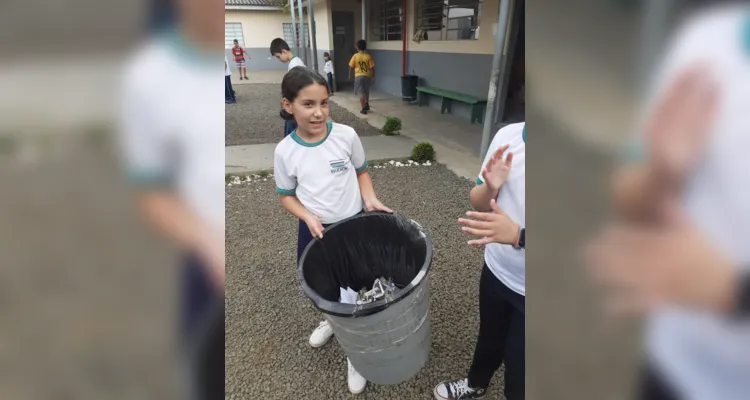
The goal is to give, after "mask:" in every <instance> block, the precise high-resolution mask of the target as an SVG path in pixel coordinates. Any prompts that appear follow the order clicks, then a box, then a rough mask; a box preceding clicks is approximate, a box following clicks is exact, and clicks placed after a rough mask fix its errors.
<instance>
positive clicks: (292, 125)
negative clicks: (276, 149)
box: [284, 121, 297, 137]
mask: <svg viewBox="0 0 750 400" xmlns="http://www.w3.org/2000/svg"><path fill="white" fill-rule="evenodd" d="M295 129H297V122H296V121H285V122H284V137H287V135H289V134H290V133H292V132H294V130H295Z"/></svg>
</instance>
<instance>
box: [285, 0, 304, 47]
mask: <svg viewBox="0 0 750 400" xmlns="http://www.w3.org/2000/svg"><path fill="white" fill-rule="evenodd" d="M289 11H290V13H291V14H292V35H293V39H294V43H292V45H293V47H294V55H296V56H297V57H299V40H297V38H298V37H299V36H298V35H297V19H296V18H295V17H294V0H289ZM300 18H302V16H300ZM287 44H288V43H287Z"/></svg>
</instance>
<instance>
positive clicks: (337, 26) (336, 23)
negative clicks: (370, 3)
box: [331, 11, 354, 87]
mask: <svg viewBox="0 0 750 400" xmlns="http://www.w3.org/2000/svg"><path fill="white" fill-rule="evenodd" d="M331 14H332V15H331V17H332V18H331V19H332V20H333V57H334V60H333V68H334V71H335V75H336V85H337V86H339V87H341V85H342V84H345V83H348V82H351V81H350V80H349V60H351V58H352V56H353V55H354V13H353V12H351V11H333V12H332V13H331Z"/></svg>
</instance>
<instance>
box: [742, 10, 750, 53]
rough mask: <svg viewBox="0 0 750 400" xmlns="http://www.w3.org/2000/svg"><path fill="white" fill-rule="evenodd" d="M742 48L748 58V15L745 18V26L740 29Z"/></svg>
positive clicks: (749, 46) (749, 34) (749, 31)
mask: <svg viewBox="0 0 750 400" xmlns="http://www.w3.org/2000/svg"><path fill="white" fill-rule="evenodd" d="M742 47H743V48H744V50H745V53H746V54H747V55H748V56H750V14H748V15H747V17H746V18H745V25H743V27H742Z"/></svg>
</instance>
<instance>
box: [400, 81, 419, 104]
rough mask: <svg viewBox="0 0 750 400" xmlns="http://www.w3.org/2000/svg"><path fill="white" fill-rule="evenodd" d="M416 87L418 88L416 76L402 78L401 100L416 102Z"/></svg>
mask: <svg viewBox="0 0 750 400" xmlns="http://www.w3.org/2000/svg"><path fill="white" fill-rule="evenodd" d="M417 86H419V77H418V76H417V75H404V76H402V77H401V99H402V100H404V101H415V100H417Z"/></svg>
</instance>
